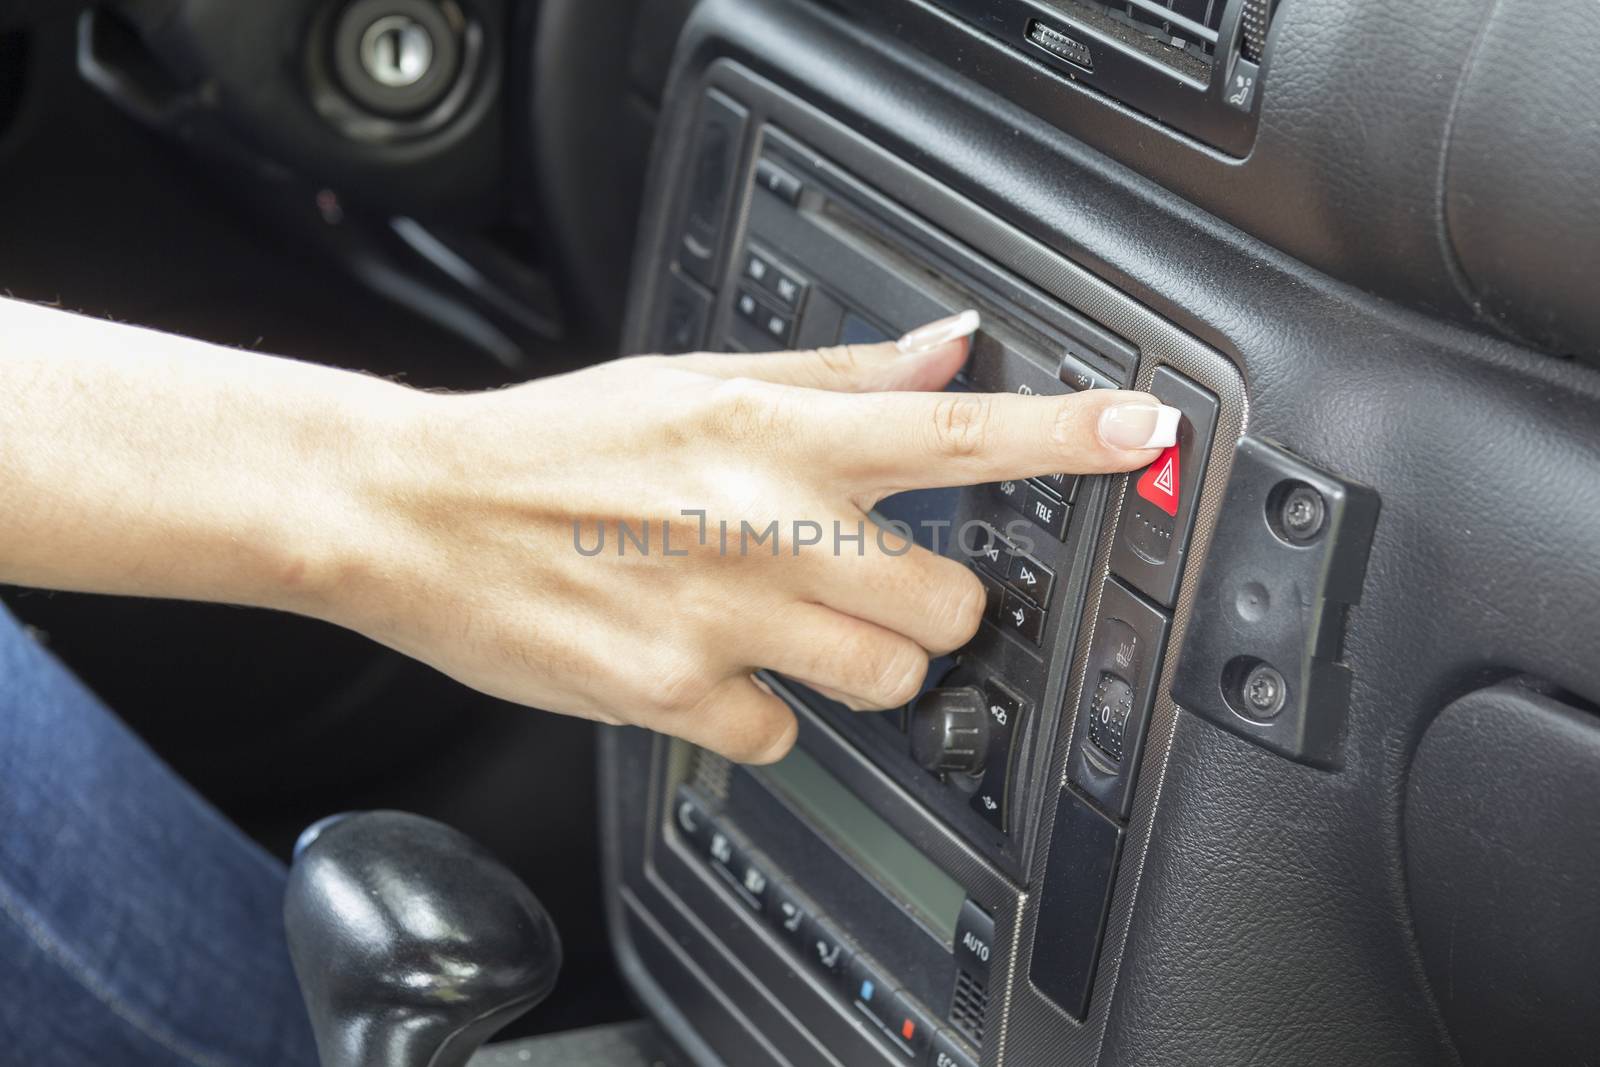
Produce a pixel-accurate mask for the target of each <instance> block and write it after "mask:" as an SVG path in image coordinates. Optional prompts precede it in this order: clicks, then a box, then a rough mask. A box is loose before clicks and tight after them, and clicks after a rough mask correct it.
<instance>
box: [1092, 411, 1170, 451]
mask: <svg viewBox="0 0 1600 1067" xmlns="http://www.w3.org/2000/svg"><path fill="white" fill-rule="evenodd" d="M1182 416H1183V412H1181V411H1179V410H1178V409H1177V408H1170V407H1167V405H1165V404H1147V403H1142V402H1140V401H1134V402H1133V403H1129V404H1118V405H1117V406H1115V407H1109V408H1106V409H1105V410H1104V411H1102V412H1101V413H1100V440H1101V442H1102V443H1104V444H1105V445H1106V446H1107V447H1109V448H1120V449H1124V450H1126V451H1133V450H1134V449H1140V448H1169V447H1171V446H1172V445H1175V444H1177V443H1178V419H1179V418H1181V417H1182Z"/></svg>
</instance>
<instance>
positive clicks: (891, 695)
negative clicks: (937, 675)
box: [846, 640, 928, 708]
mask: <svg viewBox="0 0 1600 1067" xmlns="http://www.w3.org/2000/svg"><path fill="white" fill-rule="evenodd" d="M850 668H851V670H850V673H851V675H852V676H853V677H852V678H851V679H850V684H849V685H848V686H846V688H847V689H849V690H850V691H851V692H853V693H854V694H855V695H856V696H858V697H860V698H861V699H862V700H864V701H865V702H866V703H867V704H868V705H869V706H871V707H877V708H895V707H899V706H900V705H901V704H904V703H906V702H907V701H909V700H910V699H911V698H912V697H914V696H916V695H917V690H918V689H920V688H922V679H923V677H924V676H925V675H926V674H927V672H928V659H927V657H926V656H924V655H922V654H921V652H920V651H916V652H913V651H912V650H911V648H910V646H909V642H902V641H887V640H884V641H876V642H872V644H871V645H869V646H867V647H863V648H859V649H858V650H857V653H856V656H855V657H854V661H853V662H852V663H850Z"/></svg>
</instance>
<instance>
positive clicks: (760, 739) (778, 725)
mask: <svg viewBox="0 0 1600 1067" xmlns="http://www.w3.org/2000/svg"><path fill="white" fill-rule="evenodd" d="M799 734H800V723H799V721H798V720H797V719H795V717H794V716H793V715H785V716H784V717H783V718H781V719H776V720H774V721H773V722H771V723H770V724H769V725H767V726H766V728H765V729H763V730H761V731H760V732H759V733H758V734H757V735H756V736H752V737H751V738H750V739H749V740H748V741H747V742H746V743H745V745H744V751H743V752H742V753H741V758H740V762H742V763H750V764H755V765H757V766H764V765H766V764H769V763H776V762H778V761H779V760H780V759H782V758H783V757H784V756H787V755H788V754H789V750H790V749H791V748H793V747H794V742H795V738H796V737H798V736H799Z"/></svg>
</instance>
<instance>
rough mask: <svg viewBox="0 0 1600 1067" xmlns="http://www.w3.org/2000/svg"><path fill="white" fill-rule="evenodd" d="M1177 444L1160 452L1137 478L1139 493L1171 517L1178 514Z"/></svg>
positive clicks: (1175, 516)
mask: <svg viewBox="0 0 1600 1067" xmlns="http://www.w3.org/2000/svg"><path fill="white" fill-rule="evenodd" d="M1178 477H1179V475H1178V446H1177V445H1173V446H1172V447H1171V448H1169V449H1167V450H1166V451H1165V452H1163V453H1161V456H1160V458H1158V459H1157V460H1156V461H1155V462H1154V463H1152V464H1150V466H1149V467H1147V468H1146V469H1145V472H1144V474H1143V475H1141V476H1140V478H1139V485H1138V490H1139V495H1140V496H1142V497H1144V498H1145V499H1146V500H1148V501H1150V503H1152V504H1154V505H1155V506H1156V507H1158V508H1160V509H1161V510H1162V511H1165V512H1166V513H1167V514H1168V515H1171V516H1172V517H1173V518H1177V516H1178V491H1179V488H1178V487H1179V485H1180V482H1179V481H1178Z"/></svg>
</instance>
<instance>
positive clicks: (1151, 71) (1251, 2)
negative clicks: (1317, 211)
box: [936, 0, 1277, 156]
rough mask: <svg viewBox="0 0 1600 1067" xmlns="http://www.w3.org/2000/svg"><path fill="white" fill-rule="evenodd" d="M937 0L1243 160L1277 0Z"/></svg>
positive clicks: (1042, 100) (1043, 105)
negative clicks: (1241, 157)
mask: <svg viewBox="0 0 1600 1067" xmlns="http://www.w3.org/2000/svg"><path fill="white" fill-rule="evenodd" d="M936 2H937V3H938V4H939V5H940V6H941V7H944V8H946V9H948V10H949V11H951V12H954V13H955V14H957V15H959V16H961V17H964V18H965V19H966V20H967V21H968V22H969V23H971V24H972V25H973V26H975V27H977V28H979V29H981V30H983V31H984V32H987V33H989V34H992V35H994V36H996V37H998V38H1000V39H1001V40H1002V41H1005V42H1006V43H1008V44H1010V45H1011V46H1012V47H1014V48H1018V49H1021V50H1022V51H1023V52H1024V53H1026V55H1027V57H1028V59H1029V60H1030V61H1032V62H1033V63H1034V64H1038V65H1043V66H1046V67H1049V68H1052V69H1053V70H1054V71H1055V72H1056V73H1058V74H1060V75H1062V76H1064V77H1065V78H1067V79H1069V80H1070V81H1072V82H1075V83H1077V84H1078V85H1079V86H1080V87H1082V88H1087V89H1092V90H1095V91H1097V92H1100V93H1104V94H1105V95H1106V96H1108V97H1110V98H1112V99H1113V100H1116V101H1117V102H1118V103H1120V104H1122V105H1123V106H1124V107H1128V108H1131V109H1133V110H1134V111H1139V112H1143V113H1144V114H1145V115H1148V116H1150V117H1151V118H1153V119H1155V120H1156V121H1158V122H1161V123H1165V124H1166V125H1167V126H1170V127H1172V128H1173V129H1175V130H1178V131H1180V132H1182V133H1184V134H1187V135H1188V136H1190V137H1193V138H1195V139H1197V140H1199V141H1202V142H1204V143H1205V144H1208V145H1210V146H1211V147H1213V148H1217V149H1221V150H1222V151H1224V152H1227V153H1228V154H1230V155H1234V156H1246V155H1249V153H1250V148H1251V146H1252V145H1253V144H1254V143H1255V137H1256V127H1257V125H1258V122H1259V118H1260V109H1261V99H1262V94H1261V91H1260V90H1261V86H1262V85H1263V83H1264V82H1265V80H1266V77H1267V70H1268V65H1269V64H1270V62H1271V57H1270V56H1269V54H1268V53H1269V52H1270V51H1271V48H1270V45H1269V43H1268V38H1269V37H1270V32H1269V31H1270V29H1271V23H1272V18H1273V14H1274V12H1275V11H1276V9H1277V0H936ZM1032 92H1033V91H1032V90H1030V91H1029V92H1028V93H1025V94H1023V95H1032ZM1063 99H1066V98H1065V97H1063V96H1061V95H1060V94H1059V93H1057V92H1052V91H1048V90H1039V99H1037V100H1034V101H1032V102H1031V103H1032V105H1033V106H1035V107H1036V108H1038V109H1040V110H1038V111H1037V113H1038V114H1050V113H1053V112H1054V111H1055V109H1056V108H1057V107H1058V106H1059V101H1060V100H1063ZM1024 102H1028V101H1024Z"/></svg>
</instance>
